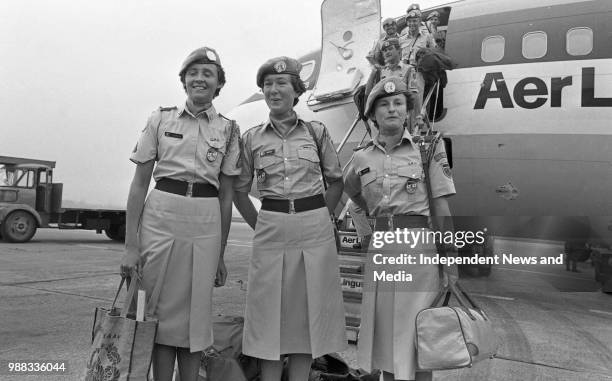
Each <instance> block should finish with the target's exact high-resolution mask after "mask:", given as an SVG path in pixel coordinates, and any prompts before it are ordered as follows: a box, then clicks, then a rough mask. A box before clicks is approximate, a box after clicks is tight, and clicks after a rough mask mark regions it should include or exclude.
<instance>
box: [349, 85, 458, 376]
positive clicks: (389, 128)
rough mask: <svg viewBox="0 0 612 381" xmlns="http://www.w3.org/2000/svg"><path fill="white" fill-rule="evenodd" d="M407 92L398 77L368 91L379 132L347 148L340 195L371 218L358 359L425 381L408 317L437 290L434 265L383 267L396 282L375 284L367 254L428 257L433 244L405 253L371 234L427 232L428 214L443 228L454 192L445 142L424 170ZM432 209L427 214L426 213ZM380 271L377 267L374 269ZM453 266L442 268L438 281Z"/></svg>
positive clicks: (392, 373) (368, 107)
mask: <svg viewBox="0 0 612 381" xmlns="http://www.w3.org/2000/svg"><path fill="white" fill-rule="evenodd" d="M412 106H413V95H412V94H410V93H409V92H408V91H407V88H406V83H405V81H403V80H402V79H401V78H398V77H390V78H387V79H384V80H382V81H381V82H379V83H378V84H377V85H376V86H375V87H374V88H373V89H372V92H371V93H370V95H369V96H368V99H367V102H366V107H365V115H367V116H368V117H369V118H370V119H371V120H372V121H373V122H374V123H375V124H376V125H377V128H378V130H379V133H378V135H377V136H375V137H374V139H373V141H372V142H371V143H370V144H368V145H367V146H366V147H365V148H363V149H361V150H359V151H357V152H355V153H354V155H353V158H352V159H351V161H350V162H349V164H348V165H347V166H346V168H345V170H344V181H345V192H346V193H347V194H348V195H349V196H350V197H351V199H352V200H353V201H354V202H355V203H356V204H357V205H359V206H361V207H362V208H364V209H365V210H368V211H369V213H370V216H372V217H376V225H375V233H374V234H375V235H374V237H373V239H372V241H371V243H370V246H369V248H368V252H369V255H368V262H367V264H366V275H365V279H364V293H363V303H362V314H361V329H360V332H359V344H358V345H359V347H358V361H359V366H360V367H362V368H364V369H366V370H370V369H381V370H382V371H383V376H384V379H385V380H393V379H396V380H414V379H415V377H416V379H417V380H427V379H430V378H431V373H430V372H427V373H425V372H416V348H415V344H414V338H415V317H416V314H417V313H418V312H419V311H420V310H421V309H423V308H427V307H429V306H430V305H431V303H432V301H433V299H434V298H435V296H436V295H437V294H438V292H439V290H440V283H441V279H440V277H439V274H438V267H437V266H435V265H407V266H406V265H396V266H388V267H384V268H382V269H384V270H386V271H387V273H389V272H390V273H392V274H395V273H398V272H399V271H401V270H405V272H406V273H409V274H411V276H412V279H411V281H406V280H407V279H408V278H407V277H405V278H403V279H402V278H394V280H397V279H402V280H401V281H392V282H388V281H382V280H380V278H379V279H378V280H377V281H374V273H373V271H372V270H373V267H372V266H370V265H371V263H370V262H372V261H373V254H374V253H382V254H383V256H384V257H387V256H397V255H398V254H400V253H411V252H412V253H424V255H435V252H436V246H435V243H434V242H429V243H427V242H423V243H420V244H418V245H417V246H416V247H414V249H413V250H412V251H411V249H410V247H411V246H408V245H406V244H400V243H387V244H385V245H384V247H382V248H381V246H380V243H381V242H378V244H377V242H376V232H381V231H389V230H393V231H394V230H395V229H402V231H403V229H404V228H406V229H418V230H420V231H422V232H426V231H428V230H429V229H428V227H429V221H428V218H429V216H432V215H435V216H437V217H435V218H437V219H438V220H440V221H439V222H441V224H438V226H442V227H443V229H448V228H450V226H449V220H450V219H448V218H446V219H444V218H442V217H441V216H450V211H449V207H448V203H447V201H446V198H445V197H447V196H449V195H452V194H454V193H455V187H454V184H453V180H452V177H451V172H450V168H449V166H448V161H447V159H446V153H445V151H444V145H443V144H438V145H437V146H436V148H435V150H436V151H435V154H434V155H433V157H434V159H433V160H432V161H431V165H430V166H429V168H427V170H426V171H425V170H424V169H423V167H422V164H421V163H422V160H421V153H420V149H419V146H418V145H417V143H416V142H415V140H413V137H412V136H411V135H410V132H409V131H408V130H407V129H405V124H406V120H407V118H408V113H409V110H411V109H412ZM425 176H429V177H430V180H431V188H432V198H433V200H432V202H431V203H430V202H429V199H428V194H427V188H426V184H425V182H424V181H425ZM432 209H433V211H434V212H435V213H431V211H432ZM378 269H379V270H380V268H378ZM452 270H453V269H450V268H446V269H445V275H444V278H445V279H444V281H448V275H446V272H448V273H450V274H451V278H452V281H454V280H455V279H456V275H454V274H455V272H454V271H452Z"/></svg>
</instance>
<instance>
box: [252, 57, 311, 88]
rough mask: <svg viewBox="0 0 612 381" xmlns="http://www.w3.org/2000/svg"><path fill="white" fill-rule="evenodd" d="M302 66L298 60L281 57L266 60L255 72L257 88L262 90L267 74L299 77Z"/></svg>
mask: <svg viewBox="0 0 612 381" xmlns="http://www.w3.org/2000/svg"><path fill="white" fill-rule="evenodd" d="M300 70H302V64H301V63H299V62H298V60H296V59H293V58H289V57H285V56H281V57H276V58H272V59H269V60H267V61H266V62H265V63H264V64H263V65H261V67H260V68H259V70H257V87H259V88H262V87H263V82H264V77H265V76H266V75H268V74H291V75H295V76H296V77H298V78H299V77H300Z"/></svg>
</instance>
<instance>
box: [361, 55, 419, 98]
mask: <svg viewBox="0 0 612 381" xmlns="http://www.w3.org/2000/svg"><path fill="white" fill-rule="evenodd" d="M389 77H399V78H401V79H402V80H404V82H405V83H406V86H407V87H408V90H410V91H411V92H413V93H418V92H421V93H422V92H423V88H422V87H423V86H420V82H419V79H418V74H417V72H416V70H415V69H414V67H413V66H412V65H408V64H406V63H403V62H399V63H398V64H397V65H393V66H392V65H385V66H384V67H382V68H380V69H378V68H374V69H373V70H372V71H371V72H370V77H369V78H368V81H367V82H366V90H365V92H366V94H370V91H372V89H373V88H374V86H376V84H377V83H378V82H380V81H382V80H383V79H385V78H389ZM421 97H422V94H421Z"/></svg>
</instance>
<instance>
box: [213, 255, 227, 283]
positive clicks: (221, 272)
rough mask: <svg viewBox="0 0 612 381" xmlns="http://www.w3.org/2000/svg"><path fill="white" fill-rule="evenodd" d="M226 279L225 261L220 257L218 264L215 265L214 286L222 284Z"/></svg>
mask: <svg viewBox="0 0 612 381" xmlns="http://www.w3.org/2000/svg"><path fill="white" fill-rule="evenodd" d="M226 279H227V269H226V268H225V261H223V258H220V259H219V264H218V265H217V276H216V277H215V287H221V286H224V285H225V280H226Z"/></svg>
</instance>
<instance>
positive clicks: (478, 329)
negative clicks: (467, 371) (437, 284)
mask: <svg viewBox="0 0 612 381" xmlns="http://www.w3.org/2000/svg"><path fill="white" fill-rule="evenodd" d="M451 295H452V296H454V297H455V298H456V299H457V301H458V302H459V306H458V307H450V306H448V301H449V299H450V296H451ZM442 296H446V297H445V300H444V302H443V303H442V306H441V307H438V303H439V302H440V300H441V299H442ZM416 346H417V366H418V368H419V369H420V370H443V369H457V368H464V367H471V366H472V364H474V363H475V362H478V361H481V360H484V359H487V358H492V357H494V356H495V354H496V352H497V347H498V341H497V338H496V335H495V332H494V331H493V326H492V325H491V320H490V319H489V317H488V316H487V315H486V314H485V312H484V311H483V310H482V308H480V307H479V306H478V305H476V303H475V302H474V301H473V300H472V299H471V298H470V297H469V295H468V294H467V293H466V292H465V291H464V290H463V289H462V288H461V287H460V286H459V284H458V283H456V284H454V285H450V286H449V287H447V288H446V289H444V290H442V291H441V292H440V294H439V295H438V297H437V298H436V299H435V300H434V302H433V303H432V306H431V307H430V308H426V309H424V310H421V311H420V312H419V313H418V314H417V317H416Z"/></svg>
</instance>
